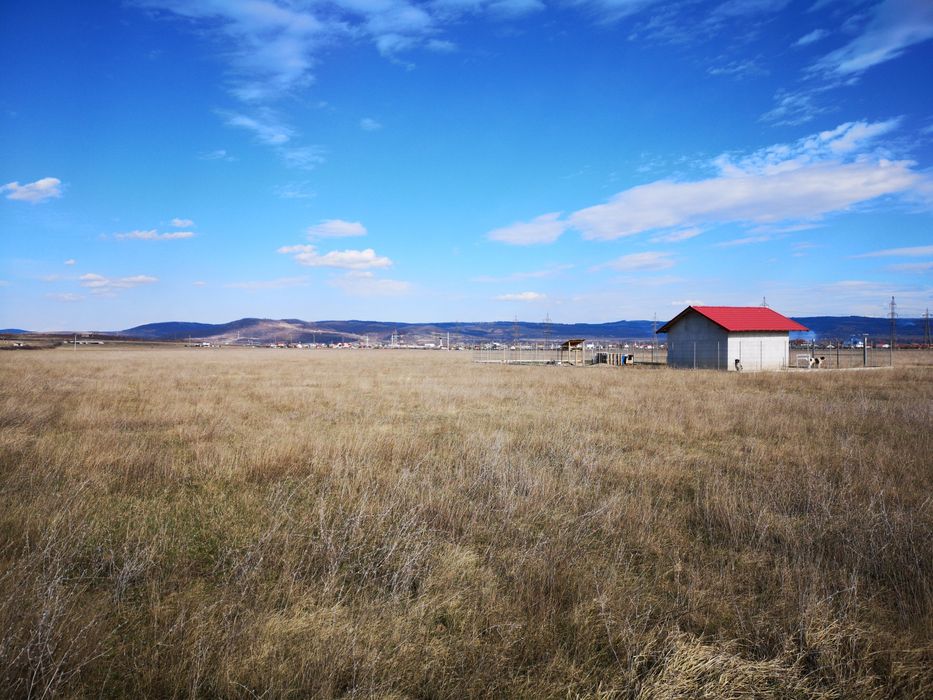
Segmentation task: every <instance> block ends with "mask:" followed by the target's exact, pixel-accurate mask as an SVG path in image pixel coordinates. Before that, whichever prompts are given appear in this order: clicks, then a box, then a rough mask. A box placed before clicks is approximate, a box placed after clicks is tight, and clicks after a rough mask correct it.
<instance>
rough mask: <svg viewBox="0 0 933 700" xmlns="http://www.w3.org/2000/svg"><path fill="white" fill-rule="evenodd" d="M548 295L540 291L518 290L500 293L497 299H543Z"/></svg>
mask: <svg viewBox="0 0 933 700" xmlns="http://www.w3.org/2000/svg"><path fill="white" fill-rule="evenodd" d="M546 298H547V295H545V294H541V293H539V292H516V293H515V294H500V295H499V296H497V297H496V301H543V300H544V299H546Z"/></svg>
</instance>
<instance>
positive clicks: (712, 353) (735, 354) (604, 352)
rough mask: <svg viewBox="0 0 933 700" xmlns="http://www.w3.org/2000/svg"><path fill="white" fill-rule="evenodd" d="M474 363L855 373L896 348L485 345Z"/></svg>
mask: <svg viewBox="0 0 933 700" xmlns="http://www.w3.org/2000/svg"><path fill="white" fill-rule="evenodd" d="M472 353H473V362H479V363H487V364H521V365H548V364H550V365H557V364H560V365H584V364H585V365H591V364H607V365H614V366H627V365H654V366H664V365H668V366H671V367H679V368H685V369H719V370H740V371H758V370H775V369H801V370H816V369H855V368H859V367H886V366H890V365H893V364H894V360H895V358H894V353H893V351H892V350H891V349H890V348H883V347H872V346H871V345H869V346H866V347H851V346H849V347H846V346H844V345H842V344H841V343H840V344H835V343H829V344H821V345H793V344H792V345H790V346H789V347H787V346H785V345H784V344H783V343H774V342H768V341H767V340H764V341H762V340H752V339H732V340H731V341H729V342H726V341H686V342H681V343H679V344H678V343H674V342H671V343H661V344H652V343H649V342H647V341H624V340H620V341H615V342H605V341H604V342H593V343H586V345H585V346H584V347H583V348H582V351H580V352H578V353H571V352H568V350H566V349H565V350H563V351H561V350H560V349H559V346H558V345H556V344H550V345H546V344H544V343H524V344H518V345H501V344H495V343H492V344H482V345H475V346H473V348H472Z"/></svg>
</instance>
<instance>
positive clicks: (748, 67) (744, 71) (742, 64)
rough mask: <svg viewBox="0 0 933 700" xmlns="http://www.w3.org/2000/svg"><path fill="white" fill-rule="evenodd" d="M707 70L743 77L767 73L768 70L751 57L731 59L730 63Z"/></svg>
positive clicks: (717, 73)
mask: <svg viewBox="0 0 933 700" xmlns="http://www.w3.org/2000/svg"><path fill="white" fill-rule="evenodd" d="M706 72H707V74H709V75H716V76H728V77H732V78H740V79H741V78H751V77H755V76H760V75H766V74H767V72H768V71H767V70H765V69H764V68H763V67H762V66H761V64H760V63H759V62H758V61H757V60H756V59H753V58H749V59H739V60H736V61H729V62H728V63H724V64H721V65H716V66H712V67H710V68H707V69H706Z"/></svg>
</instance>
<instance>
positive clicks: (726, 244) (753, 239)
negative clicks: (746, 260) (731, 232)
mask: <svg viewBox="0 0 933 700" xmlns="http://www.w3.org/2000/svg"><path fill="white" fill-rule="evenodd" d="M772 239H773V236H769V235H766V234H759V235H756V236H742V237H741V238H733V239H732V240H729V241H722V242H721V243H717V244H716V247H717V248H735V247H736V246H743V245H752V244H754V243H767V242H768V241H770V240H772Z"/></svg>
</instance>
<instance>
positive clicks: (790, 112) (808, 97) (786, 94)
mask: <svg viewBox="0 0 933 700" xmlns="http://www.w3.org/2000/svg"><path fill="white" fill-rule="evenodd" d="M822 92H824V88H810V89H807V90H796V91H795V90H785V89H780V90H778V92H777V94H776V95H775V96H774V99H775V101H776V103H777V104H775V105H774V107H773V108H771V109H770V110H769V111H767V112H765V113H764V114H762V115H761V121H764V122H770V123H772V124H774V125H775V126H800V125H801V124H806V123H807V122H811V121H813V120H814V119H815V118H816V117H818V116H820V115H821V114H825V113H826V112H828V111H829V109H828V108H827V107H825V106H823V105H821V104H819V103H818V102H817V100H816V97H817V95H818V94H820V93H822Z"/></svg>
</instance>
